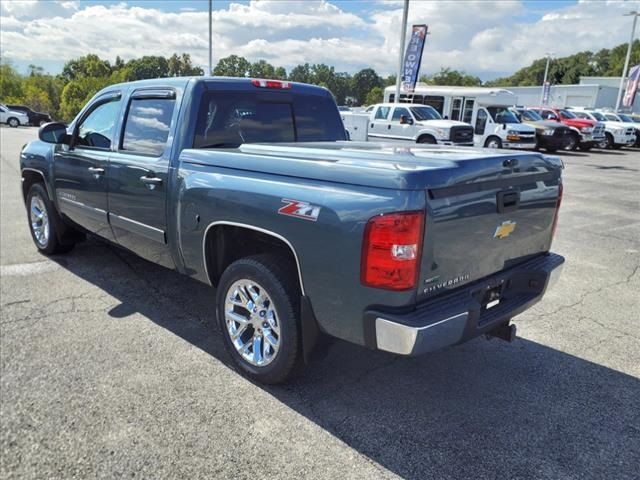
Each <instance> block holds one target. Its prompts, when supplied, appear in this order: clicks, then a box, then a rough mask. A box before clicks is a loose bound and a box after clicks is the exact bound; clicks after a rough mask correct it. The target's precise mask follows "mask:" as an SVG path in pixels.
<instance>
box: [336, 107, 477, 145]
mask: <svg viewBox="0 0 640 480" xmlns="http://www.w3.org/2000/svg"><path fill="white" fill-rule="evenodd" d="M342 121H343V123H344V127H345V128H346V129H347V131H348V132H349V138H350V139H351V140H361V141H384V142H401V143H407V142H409V143H431V144H436V143H437V144H440V145H459V146H470V147H472V146H473V128H472V127H471V125H469V124H468V123H463V122H459V121H455V120H444V119H443V118H442V117H441V116H440V114H439V113H438V112H437V110H436V109H435V108H433V107H430V106H429V105H407V104H401V105H397V104H393V103H382V104H378V105H375V106H374V107H373V109H372V111H371V112H370V113H369V114H368V115H367V114H362V113H351V112H343V113H342Z"/></svg>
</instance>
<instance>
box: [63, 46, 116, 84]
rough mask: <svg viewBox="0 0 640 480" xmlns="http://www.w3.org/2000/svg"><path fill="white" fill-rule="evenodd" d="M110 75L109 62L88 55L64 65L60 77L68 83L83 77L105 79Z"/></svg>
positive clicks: (91, 54)
mask: <svg viewBox="0 0 640 480" xmlns="http://www.w3.org/2000/svg"><path fill="white" fill-rule="evenodd" d="M110 73H111V65H110V64H109V62H108V61H107V60H102V59H100V57H98V56H97V55H94V54H93V53H90V54H89V55H85V56H84V57H80V58H76V59H74V60H69V61H68V62H67V63H65V65H64V67H63V68H62V73H61V76H62V78H64V79H65V81H67V82H69V81H71V80H76V79H78V78H83V77H106V76H108V75H109V74H110Z"/></svg>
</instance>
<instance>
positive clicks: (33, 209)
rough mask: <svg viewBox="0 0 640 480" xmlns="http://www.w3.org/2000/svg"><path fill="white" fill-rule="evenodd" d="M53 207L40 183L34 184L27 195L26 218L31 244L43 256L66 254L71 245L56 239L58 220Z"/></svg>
mask: <svg viewBox="0 0 640 480" xmlns="http://www.w3.org/2000/svg"><path fill="white" fill-rule="evenodd" d="M57 215H58V213H57V212H56V210H55V206H54V205H53V204H52V203H51V200H50V199H49V195H47V191H46V190H45V188H44V186H43V185H42V184H41V183H34V184H33V185H32V186H31V188H30V189H29V193H28V195H27V217H28V220H29V230H30V232H31V238H33V243H35V244H36V247H38V250H39V251H40V252H42V253H44V254H45V255H53V254H56V253H67V252H68V251H70V250H71V249H72V248H73V243H68V244H63V243H60V240H59V239H58V233H59V232H58V225H60V223H61V222H60V220H59V218H58V217H57Z"/></svg>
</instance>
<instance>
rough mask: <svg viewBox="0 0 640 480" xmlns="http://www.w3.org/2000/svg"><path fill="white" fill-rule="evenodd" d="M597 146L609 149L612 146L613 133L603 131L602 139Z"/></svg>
mask: <svg viewBox="0 0 640 480" xmlns="http://www.w3.org/2000/svg"><path fill="white" fill-rule="evenodd" d="M598 146H599V147H600V148H602V149H604V150H611V149H612V148H613V135H611V134H610V133H605V134H604V140H603V141H602V142H600V143H599V144H598Z"/></svg>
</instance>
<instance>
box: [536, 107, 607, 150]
mask: <svg viewBox="0 0 640 480" xmlns="http://www.w3.org/2000/svg"><path fill="white" fill-rule="evenodd" d="M527 110H535V111H536V112H538V113H539V114H540V116H542V118H544V119H545V120H552V121H556V122H561V123H563V124H565V125H566V126H567V127H569V128H570V129H571V130H572V131H573V135H572V138H571V142H570V143H569V145H567V146H566V147H565V150H575V149H576V148H579V149H580V150H584V151H589V150H591V149H592V148H593V147H595V146H597V145H598V144H599V143H600V142H602V141H603V140H604V138H605V136H604V125H602V124H601V123H600V122H596V121H595V120H588V119H584V118H578V117H576V116H575V115H574V114H573V113H572V112H571V111H569V110H565V109H564V108H552V107H530V108H528V109H527Z"/></svg>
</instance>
